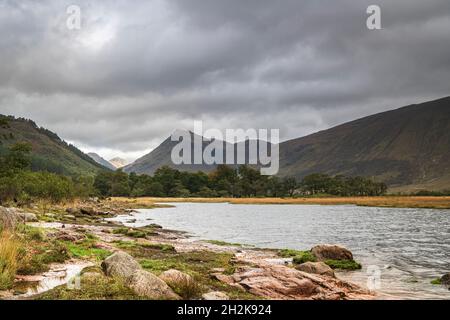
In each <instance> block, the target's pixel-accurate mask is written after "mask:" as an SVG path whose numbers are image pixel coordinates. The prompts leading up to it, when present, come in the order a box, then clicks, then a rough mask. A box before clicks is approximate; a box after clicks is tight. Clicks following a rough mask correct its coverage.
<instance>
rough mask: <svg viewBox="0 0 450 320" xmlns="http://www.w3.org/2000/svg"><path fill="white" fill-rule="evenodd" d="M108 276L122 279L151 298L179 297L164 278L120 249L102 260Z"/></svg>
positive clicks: (138, 292)
mask: <svg viewBox="0 0 450 320" xmlns="http://www.w3.org/2000/svg"><path fill="white" fill-rule="evenodd" d="M102 269H103V271H104V272H105V274H106V275H107V276H112V277H118V278H120V279H122V280H123V281H124V283H125V285H127V286H128V287H129V288H130V289H132V290H133V291H134V292H135V293H136V294H137V295H139V296H141V297H146V298H149V299H179V296H178V295H177V294H175V292H173V291H172V289H170V287H169V286H168V285H167V283H165V282H164V281H163V280H161V279H160V278H158V277H157V276H155V275H154V274H152V273H150V272H148V271H145V270H143V269H142V268H141V266H140V265H139V263H138V262H137V261H136V260H134V258H133V257H132V256H130V255H129V254H128V253H125V252H122V251H119V252H116V253H114V254H113V255H111V256H109V257H108V258H106V259H105V260H104V261H103V262H102Z"/></svg>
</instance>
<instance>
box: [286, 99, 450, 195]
mask: <svg viewBox="0 0 450 320" xmlns="http://www.w3.org/2000/svg"><path fill="white" fill-rule="evenodd" d="M280 167H281V171H280V175H283V176H289V175H292V176H296V177H298V178H301V177H304V176H305V175H307V174H310V173H315V172H323V173H328V174H343V175H349V176H354V175H361V176H367V177H374V178H375V179H377V180H380V181H384V182H385V183H387V184H388V186H389V187H390V189H391V190H396V191H414V190H418V189H429V190H443V189H446V188H447V189H450V97H447V98H443V99H439V100H435V101H430V102H425V103H421V104H416V105H410V106H407V107H403V108H400V109H396V110H392V111H387V112H383V113H379V114H375V115H372V116H369V117H365V118H362V119H359V120H355V121H352V122H348V123H345V124H343V125H340V126H337V127H334V128H331V129H328V130H325V131H322V132H318V133H316V134H312V135H309V136H307V137H303V138H299V139H294V140H291V141H287V142H284V143H282V144H281V145H280Z"/></svg>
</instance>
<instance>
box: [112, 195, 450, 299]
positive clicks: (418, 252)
mask: <svg viewBox="0 0 450 320" xmlns="http://www.w3.org/2000/svg"><path fill="white" fill-rule="evenodd" d="M171 205H174V206H175V207H173V208H158V209H150V210H140V211H139V212H138V213H136V214H134V217H133V218H135V219H136V222H135V223H128V225H129V226H145V225H148V224H149V223H157V224H160V225H162V226H163V227H164V228H168V229H174V230H182V231H187V232H188V233H190V234H191V235H192V236H193V237H194V238H199V239H213V240H222V241H227V242H233V243H234V242H237V243H242V244H249V245H255V246H257V247H266V248H291V249H300V250H304V249H310V248H311V247H312V246H314V245H316V244H321V243H331V244H341V245H343V246H345V247H347V248H348V249H350V250H351V251H352V252H353V253H354V255H355V259H356V260H359V261H360V262H362V264H363V266H364V268H363V269H362V270H361V271H357V272H350V273H343V274H340V275H339V276H340V277H343V278H345V279H348V280H352V281H354V282H357V283H359V284H361V285H366V283H367V280H368V279H369V280H370V279H373V276H374V275H375V276H376V275H377V274H380V275H381V277H380V281H381V282H376V281H375V282H373V281H372V282H370V283H372V284H375V285H377V286H378V284H379V286H378V290H377V291H378V292H380V293H381V294H382V295H383V297H385V298H396V299H415V298H424V299H450V291H448V290H447V289H445V288H443V287H441V286H434V285H431V284H430V281H431V280H433V279H434V278H437V277H440V276H442V275H443V274H444V273H447V272H450V210H436V209H398V208H373V207H357V206H320V205H236V204H228V203H176V204H171ZM117 219H118V220H120V221H122V222H126V221H127V220H129V219H130V217H129V216H121V217H118V218H117ZM148 219H152V221H149V220H148ZM125 224H127V223H125ZM368 266H370V267H369V270H367V268H368ZM369 276H372V278H368V277H369ZM375 280H376V279H375Z"/></svg>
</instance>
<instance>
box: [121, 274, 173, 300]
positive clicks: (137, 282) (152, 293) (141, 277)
mask: <svg viewBox="0 0 450 320" xmlns="http://www.w3.org/2000/svg"><path fill="white" fill-rule="evenodd" d="M128 285H129V287H130V288H131V289H132V290H133V291H134V292H135V293H136V294H137V295H139V296H141V297H146V298H149V299H173V300H176V299H179V298H180V297H179V296H178V295H177V294H176V293H175V292H173V291H172V289H170V287H169V286H168V285H167V283H165V282H164V281H162V280H161V279H160V278H158V277H157V276H155V275H154V274H152V273H150V272H148V271H145V270H142V269H141V270H138V271H136V272H135V273H134V274H133V275H132V277H131V278H130V280H129V284H128Z"/></svg>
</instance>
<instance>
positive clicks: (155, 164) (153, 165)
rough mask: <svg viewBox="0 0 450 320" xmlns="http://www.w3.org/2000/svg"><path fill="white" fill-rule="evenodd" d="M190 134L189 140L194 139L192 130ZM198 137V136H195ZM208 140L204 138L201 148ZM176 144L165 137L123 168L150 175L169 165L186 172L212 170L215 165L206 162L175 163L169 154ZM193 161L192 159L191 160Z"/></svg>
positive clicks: (126, 170) (127, 170)
mask: <svg viewBox="0 0 450 320" xmlns="http://www.w3.org/2000/svg"><path fill="white" fill-rule="evenodd" d="M189 134H190V135H191V141H194V136H195V135H194V134H193V133H192V132H190V133H189ZM197 137H198V136H197ZM208 143H209V141H208V140H207V139H204V141H203V147H202V148H203V150H204V148H205V147H206V146H207V144H208ZM177 144H178V141H172V140H171V138H170V137H169V138H167V139H166V140H164V141H163V143H161V144H160V145H159V146H158V147H157V148H155V149H154V150H153V151H152V152H150V153H148V154H146V155H145V156H143V157H142V158H139V159H137V160H136V161H135V162H133V163H131V164H129V165H127V166H125V167H124V168H123V169H124V171H125V172H135V173H137V174H144V173H145V174H149V175H152V174H154V173H155V171H156V170H157V169H159V168H160V167H162V166H169V167H171V168H176V169H178V170H181V171H187V172H197V171H203V172H210V171H213V170H214V169H215V168H216V166H215V165H208V164H205V163H203V164H192V165H188V164H182V165H175V164H173V162H172V159H171V154H172V149H173V148H174V147H175V146H176V145H177ZM191 154H193V146H192V147H191ZM192 162H193V161H192Z"/></svg>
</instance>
